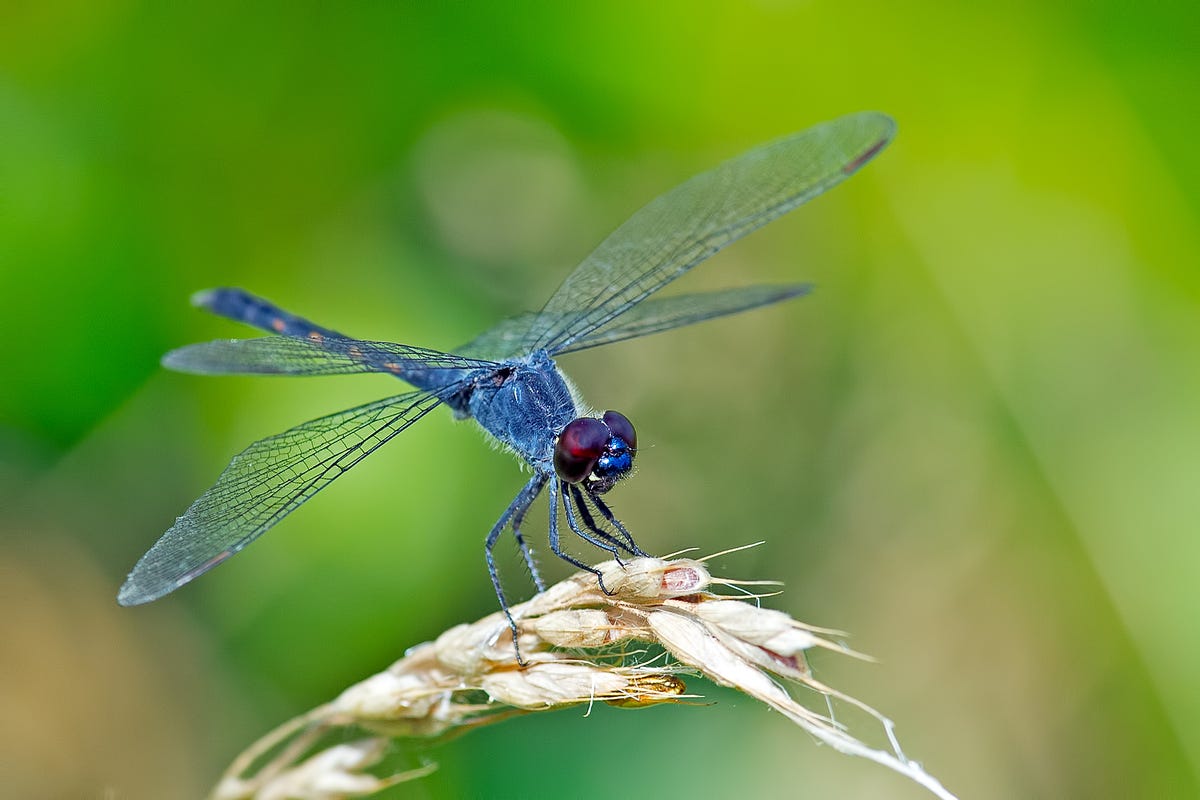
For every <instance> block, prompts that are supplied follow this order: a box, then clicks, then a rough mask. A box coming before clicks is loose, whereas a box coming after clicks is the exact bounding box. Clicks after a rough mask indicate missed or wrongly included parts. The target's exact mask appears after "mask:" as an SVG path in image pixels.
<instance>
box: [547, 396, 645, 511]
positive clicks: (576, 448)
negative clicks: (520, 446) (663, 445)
mask: <svg viewBox="0 0 1200 800" xmlns="http://www.w3.org/2000/svg"><path fill="white" fill-rule="evenodd" d="M636 452H637V433H635V432H634V430H633V423H631V422H630V421H629V419H628V418H627V417H626V416H625V415H624V414H621V413H619V412H616V411H605V412H604V416H603V417H601V418H600V419H595V418H593V417H579V418H577V419H574V420H572V421H571V422H570V423H569V424H568V425H567V427H565V428H563V431H562V433H560V434H559V435H558V438H557V439H556V440H555V442H554V471H555V472H556V473H558V477H559V478H561V479H563V480H564V481H566V482H567V483H573V484H582V485H583V487H584V488H585V489H587V490H588V491H589V492H591V493H592V494H604V493H605V492H607V491H608V490H609V489H611V488H612V487H613V486H614V485H616V483H617V481H619V480H621V479H622V478H624V477H626V476H627V475H628V474H629V473H630V471H632V470H633V456H634V454H635V453H636Z"/></svg>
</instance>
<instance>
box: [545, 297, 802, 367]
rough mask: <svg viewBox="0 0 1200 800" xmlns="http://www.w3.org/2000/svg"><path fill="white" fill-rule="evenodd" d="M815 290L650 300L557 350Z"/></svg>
mask: <svg viewBox="0 0 1200 800" xmlns="http://www.w3.org/2000/svg"><path fill="white" fill-rule="evenodd" d="M810 291H812V284H808V283H799V284H792V285H789V286H746V287H744V288H741V289H726V290H724V291H718V292H703V293H700V294H681V295H674V296H672V297H661V298H655V299H653V300H647V301H646V302H644V303H640V304H638V305H636V306H634V307H633V308H631V309H629V311H627V312H626V313H624V314H622V315H621V316H619V317H617V318H616V319H614V320H613V321H612V322H610V323H609V324H607V325H604V326H601V327H599V328H597V329H596V330H594V331H592V332H591V333H588V334H585V335H583V336H580V337H579V338H577V339H575V340H574V341H572V342H571V344H570V345H567V346H565V347H561V348H559V349H558V350H556V351H555V352H556V353H573V352H575V351H576V350H585V349H587V348H589V347H599V346H600V345H602V344H612V343H613V342H621V341H624V340H626V339H635V338H637V337H639V336H649V335H650V334H652V333H658V332H659V331H667V330H671V329H672V328H680V327H682V326H684V325H691V324H693V323H696V322H703V321H705V320H708V319H714V318H716V317H724V316H727V315H729V314H737V313H738V312H741V311H749V310H750V309H752V308H761V307H762V306H768V305H771V304H772V303H779V302H782V301H784V300H791V299H792V298H793V297H802V296H804V295H806V294H808V293H809V292H810Z"/></svg>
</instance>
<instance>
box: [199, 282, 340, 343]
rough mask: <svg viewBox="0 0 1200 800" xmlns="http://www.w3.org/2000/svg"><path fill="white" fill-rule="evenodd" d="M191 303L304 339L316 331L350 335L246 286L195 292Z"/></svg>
mask: <svg viewBox="0 0 1200 800" xmlns="http://www.w3.org/2000/svg"><path fill="white" fill-rule="evenodd" d="M192 305H194V306H196V307H197V308H204V309H207V310H209V311H211V312H212V313H214V314H220V315H221V316H222V317H228V318H229V319H232V320H236V321H237V322H244V323H245V324H247V325H253V326H254V327H256V328H262V329H263V330H264V331H270V332H271V333H278V334H280V335H281V336H294V337H296V338H300V339H303V338H306V337H309V336H312V335H313V334H316V335H319V336H328V337H331V338H337V339H347V338H349V337H347V336H346V335H345V334H341V333H338V332H337V331H335V330H330V329H329V328H322V327H321V326H320V325H317V324H315V323H312V322H310V321H308V320H306V319H305V318H304V317H298V316H296V315H295V314H289V313H288V312H287V311H284V310H283V309H282V308H280V307H279V306H277V305H275V304H274V303H272V302H270V301H269V300H264V299H262V298H261V297H257V296H256V295H252V294H250V293H249V292H247V291H245V290H243V289H226V288H222V289H208V290H206V291H203V292H196V294H194V295H192Z"/></svg>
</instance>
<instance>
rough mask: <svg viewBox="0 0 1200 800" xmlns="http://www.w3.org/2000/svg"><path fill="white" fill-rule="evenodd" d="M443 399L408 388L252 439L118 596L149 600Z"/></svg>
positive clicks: (254, 533)
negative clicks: (401, 391) (384, 397)
mask: <svg viewBox="0 0 1200 800" xmlns="http://www.w3.org/2000/svg"><path fill="white" fill-rule="evenodd" d="M440 402H441V400H440V399H439V396H438V394H432V393H429V392H409V393H408V394H402V395H399V396H398V397H390V398H387V399H385V400H378V401H376V402H374V403H368V404H367V405H364V406H360V407H358V408H352V409H350V410H348V411H343V412H341V413H338V414H332V415H330V416H328V417H322V418H320V419H315V420H312V421H311V422H306V423H304V424H303V425H299V426H297V427H295V428H292V429H291V430H289V431H286V432H284V433H281V434H279V435H277V436H272V437H270V438H267V439H263V440H261V441H258V442H255V443H254V444H252V445H250V446H249V447H247V448H246V449H245V450H243V451H242V452H241V453H239V454H238V455H236V456H234V457H233V460H232V461H230V462H229V466H227V467H226V468H225V471H224V472H222V473H221V476H220V477H219V478H217V482H216V484H215V485H214V486H213V487H212V488H211V489H209V490H208V491H207V492H205V493H204V494H203V495H201V496H200V498H199V499H198V500H196V502H194V503H192V505H191V507H190V508H188V510H187V511H185V512H184V514H183V516H181V517H179V519H177V520H175V524H174V525H172V526H171V528H170V530H168V531H167V532H166V533H164V534H163V535H162V538H160V539H159V540H158V541H157V542H156V543H155V544H154V546H153V547H151V548H150V550H149V551H147V553H146V554H145V555H144V556H142V557H141V559H140V560H139V561H138V562H137V564H136V565H135V566H134V568H133V571H132V572H130V573H129V577H128V578H127V579H126V580H125V583H124V585H123V586H122V587H121V591H120V593H119V594H118V595H117V601H118V602H119V603H120V604H121V605H125V606H132V605H138V604H141V603H148V602H150V601H151V600H156V599H158V598H159V597H162V596H163V595H165V594H167V593H168V592H172V591H174V590H175V589H178V588H179V587H180V586H183V585H184V584H185V583H187V582H188V581H190V580H192V579H193V578H196V577H197V576H199V575H202V574H203V573H205V572H207V571H208V570H210V569H212V568H213V567H215V566H216V565H217V564H220V563H221V562H222V561H225V560H226V559H227V558H229V557H230V556H232V555H233V554H234V553H236V552H238V551H239V550H241V549H242V548H244V547H245V546H246V545H248V544H250V543H251V542H252V541H254V540H255V539H257V538H258V537H259V536H261V535H262V534H263V533H264V532H265V531H266V530H267V529H268V528H270V527H271V526H272V525H274V524H275V523H277V522H279V521H280V520H281V519H283V518H284V517H286V516H287V515H288V514H290V513H291V512H293V511H295V510H296V509H297V508H299V507H300V506H301V505H302V504H303V503H304V502H305V501H306V500H308V499H309V498H310V497H312V496H313V495H314V494H316V493H317V492H319V491H320V490H321V489H323V488H324V487H325V486H327V485H328V484H329V483H330V481H332V480H333V479H334V478H337V477H338V476H339V475H341V474H342V473H344V472H345V471H346V470H348V469H350V468H351V467H353V466H354V465H355V464H357V463H358V462H359V461H361V460H362V459H364V458H365V457H366V456H367V455H369V454H370V453H371V452H372V451H374V450H375V448H377V447H379V446H380V445H382V444H384V443H385V442H387V441H388V440H390V439H391V438H392V437H393V436H395V435H396V434H398V433H400V432H401V431H403V430H404V429H405V428H407V427H408V426H409V425H411V424H413V423H414V422H416V421H417V420H418V419H420V418H421V417H423V416H425V414H427V413H429V411H430V410H432V409H433V408H434V407H435V406H437V405H438V403H440Z"/></svg>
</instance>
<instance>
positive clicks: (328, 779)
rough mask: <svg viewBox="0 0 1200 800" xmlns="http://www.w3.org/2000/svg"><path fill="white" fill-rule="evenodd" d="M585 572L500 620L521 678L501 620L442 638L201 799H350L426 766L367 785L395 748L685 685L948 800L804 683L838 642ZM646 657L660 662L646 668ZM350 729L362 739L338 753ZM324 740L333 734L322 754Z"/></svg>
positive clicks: (258, 746) (625, 575) (305, 721)
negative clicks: (694, 680)
mask: <svg viewBox="0 0 1200 800" xmlns="http://www.w3.org/2000/svg"><path fill="white" fill-rule="evenodd" d="M598 568H599V569H600V570H602V571H603V575H604V583H605V585H606V586H608V587H609V588H610V589H611V590H612V591H613V594H612V595H606V594H604V592H602V591H601V590H600V588H599V585H598V584H597V581H596V578H595V576H593V575H591V574H590V573H582V572H581V573H578V574H576V575H574V576H572V577H570V578H568V579H567V580H565V581H563V582H561V583H558V584H556V585H554V586H552V587H550V588H549V589H547V590H546V591H545V592H543V593H542V594H539V595H537V596H536V597H534V598H533V599H531V600H530V601H529V602H527V603H523V604H521V605H519V606H516V607H514V608H513V609H512V611H513V616H514V617H515V618H516V619H517V621H518V627H519V629H520V645H521V652H522V654H525V657H526V661H527V665H526V666H524V667H522V666H520V665H519V664H518V663H517V662H516V659H515V655H514V651H513V644H512V639H511V636H510V632H509V628H508V625H507V623H506V621H505V619H504V617H503V615H501V614H500V613H499V612H497V613H495V614H492V615H490V616H487V617H485V618H483V619H481V620H479V621H478V622H475V623H472V624H470V625H459V626H457V627H454V628H451V629H450V630H448V631H446V632H445V633H443V634H442V635H441V636H439V637H438V638H437V640H436V641H433V642H427V643H425V644H422V645H419V646H418V647H415V648H413V649H412V650H411V651H409V653H408V654H407V655H405V657H404V658H402V659H400V660H399V661H397V662H396V663H394V664H392V666H390V667H389V668H388V669H386V670H385V671H383V672H380V673H379V674H377V675H373V676H372V677H370V678H367V679H366V680H364V681H362V682H361V683H358V684H356V685H354V686H351V687H350V688H349V689H347V690H346V691H344V692H342V694H341V696H339V697H338V698H337V699H335V700H334V701H332V702H330V703H327V704H326V705H323V706H320V707H319V708H316V709H314V710H312V711H311V712H309V713H308V714H305V715H304V716H302V717H298V718H296V719H294V720H292V721H291V722H288V723H286V724H285V725H283V726H281V727H280V728H278V729H276V730H275V731H273V732H272V733H270V734H268V735H267V736H266V737H264V738H263V739H261V740H259V741H258V742H256V743H255V744H254V745H253V746H251V747H250V748H249V749H248V750H247V751H246V752H244V753H243V754H242V755H241V756H239V757H238V759H237V760H236V761H234V763H233V764H232V765H231V766H230V768H229V770H228V771H227V772H226V774H225V775H224V777H223V778H222V779H221V782H220V783H219V784H218V785H217V787H216V789H215V790H214V791H213V794H212V798H213V799H214V800H249V799H250V798H253V800H283V798H312V799H314V800H337V799H338V798H351V797H364V796H366V795H369V794H372V793H374V792H377V791H379V790H381V789H383V788H386V787H387V786H391V785H394V784H396V783H399V782H401V781H404V780H410V779H413V778H416V777H420V776H421V775H424V774H427V773H428V772H429V771H431V770H432V769H433V766H432V765H430V766H427V767H425V768H422V769H420V770H415V771H410V772H403V773H399V774H391V775H387V776H385V777H380V776H377V775H375V774H373V773H372V772H371V770H372V769H373V768H375V767H377V766H378V765H379V764H380V762H381V760H382V759H383V758H384V756H385V755H386V753H387V752H388V749H389V747H390V745H391V739H392V738H394V737H406V738H430V737H441V736H448V735H454V734H458V733H462V732H465V731H467V730H470V729H471V728H474V727H476V726H479V725H485V724H490V723H494V722H498V721H500V720H503V719H507V718H509V717H511V716H514V715H516V714H526V713H532V712H535V711H549V710H553V709H557V708H563V707H566V706H573V705H580V704H584V703H588V704H590V703H595V702H605V703H611V704H614V705H619V706H623V707H635V708H636V707H643V706H650V705H655V704H657V703H669V702H680V701H682V700H685V699H687V698H689V697H692V696H690V695H687V694H685V686H684V683H683V681H682V680H681V678H680V675H684V674H689V673H693V674H694V673H699V674H701V675H704V676H705V677H707V678H709V679H710V680H712V681H714V682H716V683H718V684H721V685H723V686H730V687H733V688H735V689H737V690H739V691H742V692H744V693H745V694H748V695H750V696H751V697H754V698H756V699H758V700H761V701H762V702H764V703H766V704H767V705H769V706H770V707H771V708H774V709H775V710H777V711H779V712H780V713H782V714H783V715H784V716H786V717H787V718H788V719H790V720H791V721H793V722H794V723H796V725H798V726H800V727H801V728H802V729H804V730H805V731H807V732H808V733H809V734H811V735H812V736H814V737H816V738H817V739H818V740H820V741H822V742H825V743H826V744H829V745H830V746H832V747H834V748H835V749H837V750H838V751H840V752H843V753H847V754H850V755H857V756H862V757H864V758H868V759H871V760H872V761H876V762H878V763H880V764H883V765H884V766H886V767H888V768H890V769H892V770H895V771H896V772H898V773H900V774H902V775H905V776H907V777H909V778H910V779H912V780H913V781H916V782H917V783H918V784H920V785H922V786H924V787H926V788H927V789H928V790H929V791H930V792H932V793H933V794H934V795H936V796H938V797H941V798H952V795H951V794H950V793H949V792H948V791H946V789H944V788H943V787H942V785H941V784H940V783H939V782H938V781H937V780H936V779H934V778H933V777H932V776H931V775H929V774H928V773H926V772H925V771H924V770H923V769H922V768H921V766H920V765H919V764H918V763H916V762H914V761H910V760H909V759H908V758H906V757H905V756H904V754H903V753H902V752H901V750H900V746H899V743H898V742H897V740H896V737H895V735H894V733H893V730H892V723H891V721H890V720H888V719H887V718H885V717H883V716H882V715H881V714H879V713H878V712H876V711H874V710H873V709H871V708H870V707H869V706H866V705H864V704H862V703H860V702H859V701H857V700H855V699H853V698H851V697H848V696H846V695H843V694H842V693H840V692H838V691H836V690H834V689H832V688H830V687H828V686H825V685H823V684H821V683H819V682H818V681H816V680H815V679H814V678H813V676H812V674H811V672H810V671H809V669H808V664H807V661H806V660H805V652H806V651H807V650H809V649H811V648H813V647H824V648H827V649H829V650H833V651H836V652H839V653H844V654H847V655H857V654H856V653H853V652H852V651H850V650H849V649H847V648H846V647H844V646H843V645H841V644H838V643H835V642H833V641H831V639H830V638H828V637H831V636H838V635H840V634H838V633H837V632H836V631H830V630H825V629H821V628H814V627H811V626H809V625H805V624H803V623H801V622H797V621H796V620H794V619H792V618H791V617H789V616H788V615H787V614H784V613H783V612H780V611H772V610H769V609H764V608H760V607H759V605H758V602H757V598H756V597H754V596H743V597H741V598H738V599H731V598H730V597H729V596H723V595H719V594H716V593H715V592H714V591H713V587H714V586H721V585H726V586H732V585H735V584H736V583H737V582H735V581H729V580H722V579H719V578H713V577H712V576H711V575H710V574H709V571H708V569H707V567H706V566H705V564H704V563H703V562H702V561H699V560H692V559H675V560H661V559H655V558H639V559H634V560H632V561H629V562H626V563H625V564H624V566H622V565H619V564H617V563H616V562H612V561H609V562H605V563H604V564H600V565H599V567H598ZM648 646H649V647H655V646H657V647H660V648H661V649H662V650H663V651H665V656H664V657H661V658H658V657H654V658H651V657H648V655H647V650H646V647H648ZM781 679H782V682H781ZM783 682H787V683H791V684H794V685H800V686H803V687H807V688H808V689H811V690H814V691H815V692H817V693H818V694H819V695H821V696H823V698H824V699H825V701H826V703H827V705H828V713H818V712H816V711H813V710H812V709H810V708H807V707H806V706H804V705H801V704H800V703H799V702H797V701H796V700H795V699H794V698H793V697H792V695H791V694H789V693H788V691H787V690H786V689H785V688H784V686H783ZM834 701H838V702H842V703H848V704H850V705H852V706H854V707H856V708H859V709H862V710H863V711H865V712H866V713H867V714H870V715H871V716H872V717H873V718H874V719H875V720H877V721H878V723H879V724H880V726H881V727H882V730H883V732H884V734H886V738H887V741H888V742H889V743H890V749H888V750H884V749H877V748H874V747H870V746H868V745H867V744H865V743H863V741H861V740H860V739H859V738H857V737H856V736H855V735H853V734H851V733H850V731H849V730H847V729H846V728H845V727H844V726H843V725H841V724H839V723H838V722H837V721H836V720H835V719H833V718H832V710H833V707H834ZM349 730H364V731H365V732H366V733H367V735H366V736H365V738H362V739H360V740H357V741H351V742H347V741H345V732H346V731H349ZM331 733H338V734H340V735H341V737H342V738H341V739H339V740H337V741H335V742H333V743H329V744H327V743H326V742H325V740H327V739H329V738H331V736H330V734H331ZM332 738H336V737H332Z"/></svg>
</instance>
